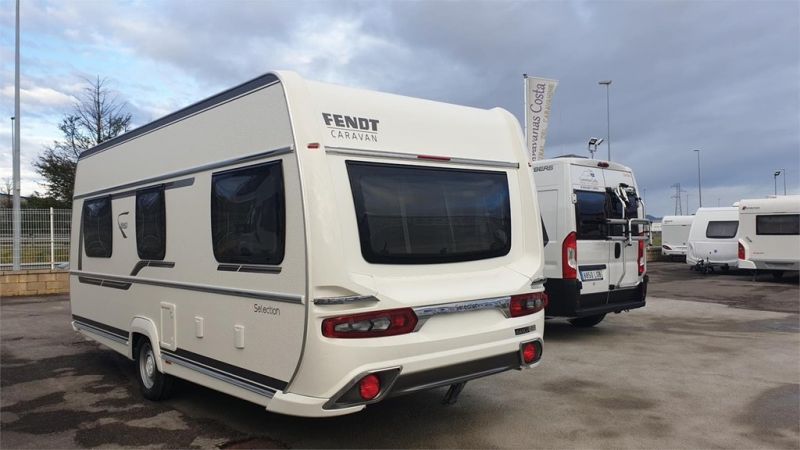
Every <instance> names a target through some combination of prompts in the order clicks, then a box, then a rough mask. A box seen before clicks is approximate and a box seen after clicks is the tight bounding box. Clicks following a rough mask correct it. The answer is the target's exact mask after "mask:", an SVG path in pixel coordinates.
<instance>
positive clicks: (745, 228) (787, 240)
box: [738, 195, 800, 278]
mask: <svg viewBox="0 0 800 450" xmlns="http://www.w3.org/2000/svg"><path fill="white" fill-rule="evenodd" d="M738 257H739V268H740V269H750V270H762V271H769V272H772V274H773V275H775V277H776V278H780V277H781V276H783V273H784V272H786V271H793V272H796V271H798V270H800V195H789V196H782V197H775V198H766V199H747V200H741V201H740V202H739V254H738Z"/></svg>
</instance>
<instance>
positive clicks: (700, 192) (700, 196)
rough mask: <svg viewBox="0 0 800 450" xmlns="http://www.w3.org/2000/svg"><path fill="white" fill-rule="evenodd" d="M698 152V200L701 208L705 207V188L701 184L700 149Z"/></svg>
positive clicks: (696, 150)
mask: <svg viewBox="0 0 800 450" xmlns="http://www.w3.org/2000/svg"><path fill="white" fill-rule="evenodd" d="M694 151H695V152H697V198H698V200H699V201H700V208H702V207H703V188H702V185H701V184H700V149H695V150H694Z"/></svg>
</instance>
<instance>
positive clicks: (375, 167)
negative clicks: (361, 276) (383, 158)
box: [347, 161, 511, 264]
mask: <svg viewBox="0 0 800 450" xmlns="http://www.w3.org/2000/svg"><path fill="white" fill-rule="evenodd" d="M347 172H348V175H349V177H350V187H351V189H352V192H353V201H354V203H355V210H356V218H357V220H358V232H359V236H360V240H361V254H362V255H363V256H364V259H365V260H367V261H368V262H371V263H380V264H435V263H446V262H456V261H471V260H477V259H485V258H492V257H497V256H502V255H505V254H507V253H508V252H509V250H510V249H511V210H510V206H509V197H508V181H507V179H506V174H505V173H504V172H487V171H467V170H456V169H438V168H431V167H415V166H400V165H388V164H369V163H356V162H352V161H348V162H347Z"/></svg>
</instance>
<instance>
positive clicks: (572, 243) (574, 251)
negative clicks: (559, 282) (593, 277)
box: [561, 231, 578, 280]
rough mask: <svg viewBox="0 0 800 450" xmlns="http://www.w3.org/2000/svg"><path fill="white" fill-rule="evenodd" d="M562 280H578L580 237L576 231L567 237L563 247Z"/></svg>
mask: <svg viewBox="0 0 800 450" xmlns="http://www.w3.org/2000/svg"><path fill="white" fill-rule="evenodd" d="M561 278H563V279H565V280H575V279H577V278H578V235H577V234H575V232H574V231H573V232H571V233H570V234H568V235H567V237H566V238H565V239H564V244H563V245H562V246H561Z"/></svg>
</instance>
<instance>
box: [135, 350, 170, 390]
mask: <svg viewBox="0 0 800 450" xmlns="http://www.w3.org/2000/svg"><path fill="white" fill-rule="evenodd" d="M136 380H137V381H138V382H139V389H140V390H141V391H142V396H144V398H146V399H148V400H153V401H158V400H163V399H166V398H168V397H169V395H170V394H171V393H172V383H173V382H174V378H172V377H171V376H170V375H167V374H164V373H161V372H159V371H158V366H157V365H156V355H155V353H154V352H153V347H152V345H150V341H149V340H147V339H144V340H143V341H142V343H141V344H139V347H138V348H137V349H136Z"/></svg>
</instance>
